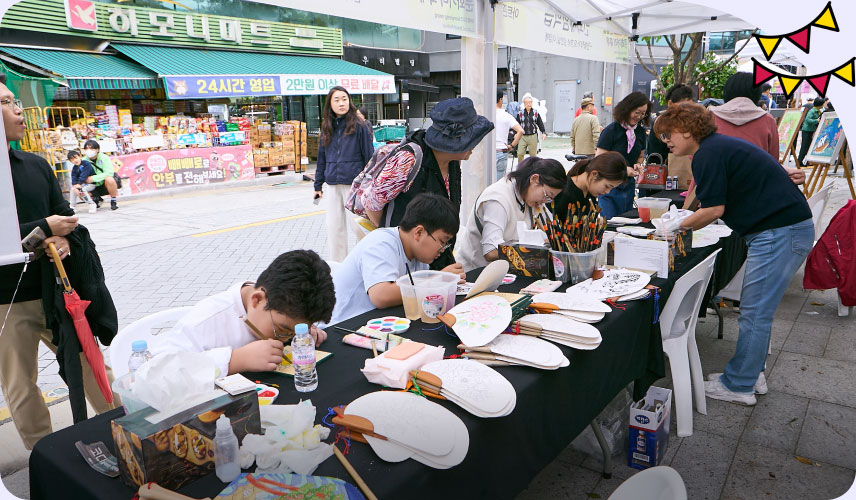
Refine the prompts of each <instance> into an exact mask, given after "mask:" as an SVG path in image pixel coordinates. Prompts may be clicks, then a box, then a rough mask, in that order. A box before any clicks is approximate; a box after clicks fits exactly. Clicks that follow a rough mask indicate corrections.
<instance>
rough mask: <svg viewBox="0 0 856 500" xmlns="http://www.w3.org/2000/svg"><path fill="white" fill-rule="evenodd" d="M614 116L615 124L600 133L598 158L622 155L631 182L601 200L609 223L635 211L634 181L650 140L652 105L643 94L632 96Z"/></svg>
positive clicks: (619, 107) (597, 150) (616, 107)
mask: <svg viewBox="0 0 856 500" xmlns="http://www.w3.org/2000/svg"><path fill="white" fill-rule="evenodd" d="M612 116H613V117H614V118H615V121H614V122H612V123H610V124H609V125H607V126H606V127H605V128H604V129H603V132H601V133H600V139H598V141H597V149H596V150H595V156H597V155H600V154H603V153H606V152H607V151H616V152H618V153H621V156H623V157H624V161H625V162H626V166H627V175H628V179H627V181H626V182H625V183H624V184H622V185H621V186H618V187H617V188H615V189H613V190H612V191H611V192H609V194H606V195H603V196H600V197H599V198H598V201H599V202H600V206H601V208H602V209H603V216H604V217H606V218H607V219H611V218H612V217H615V216H616V215H621V214H622V213H624V212H626V211H628V210H630V209H632V208H633V198H634V197H635V195H636V179H635V177H636V175H637V174H638V171H637V170H638V167H637V166H636V165H638V164H640V163H642V151H643V150H644V149H645V142H646V140H647V138H648V136H647V135H646V132H645V126H647V125H648V122H649V121H650V119H651V101H649V100H648V97H646V96H645V94H643V93H642V92H633V93H631V94H629V95H628V96H627V97H625V98H624V99H622V100H621V102H619V103H618V104H617V105H616V106H615V110H614V111H613V112H612ZM643 125H644V126H643Z"/></svg>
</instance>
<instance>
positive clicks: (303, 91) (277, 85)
mask: <svg viewBox="0 0 856 500" xmlns="http://www.w3.org/2000/svg"><path fill="white" fill-rule="evenodd" d="M112 47H114V48H115V49H116V50H118V51H119V52H121V53H122V54H124V55H126V56H128V57H129V58H131V59H133V60H134V61H136V62H138V63H140V64H142V65H143V66H145V67H147V68H149V69H150V70H152V71H154V72H155V73H157V74H158V75H159V76H161V77H163V80H164V86H165V87H166V89H167V95H168V96H169V98H170V99H197V98H216V97H242V96H264V95H272V96H273V95H318V94H326V93H327V92H328V91H329V90H330V88H331V87H334V86H336V85H341V86H342V87H345V88H346V89H348V90H349V91H350V92H352V93H354V94H392V93H395V92H396V90H395V80H394V78H393V76H392V75H389V74H387V73H383V72H381V71H377V70H374V69H371V68H366V67H363V66H360V65H359V64H354V63H350V62H347V61H343V60H341V59H334V58H329V57H311V56H284V55H279V54H267V53H250V52H232V51H228V50H201V49H189V48H177V47H155V46H148V45H126V44H116V43H114V44H112Z"/></svg>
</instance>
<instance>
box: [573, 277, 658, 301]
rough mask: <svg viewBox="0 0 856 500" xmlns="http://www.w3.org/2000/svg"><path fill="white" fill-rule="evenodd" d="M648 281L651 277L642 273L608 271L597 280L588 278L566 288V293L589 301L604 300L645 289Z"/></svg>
mask: <svg viewBox="0 0 856 500" xmlns="http://www.w3.org/2000/svg"><path fill="white" fill-rule="evenodd" d="M649 281H651V277H650V276H648V275H647V274H646V273H643V272H639V271H631V270H629V269H608V270H606V271H604V272H603V277H602V278H600V279H598V280H594V279H591V278H589V279H587V280H585V281H583V282H582V283H577V284H576V285H574V286H572V287H570V288H568V290H567V293H568V294H571V295H577V296H584V297H588V298H589V299H596V300H606V299H608V298H611V297H620V296H622V295H627V294H630V293H633V292H638V291H639V290H641V289H643V288H645V286H646V285H647V284H648V282H649Z"/></svg>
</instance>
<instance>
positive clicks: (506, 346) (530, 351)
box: [485, 335, 570, 370]
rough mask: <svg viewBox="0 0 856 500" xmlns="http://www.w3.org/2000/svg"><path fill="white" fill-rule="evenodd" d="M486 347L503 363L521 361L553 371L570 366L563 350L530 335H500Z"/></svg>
mask: <svg viewBox="0 0 856 500" xmlns="http://www.w3.org/2000/svg"><path fill="white" fill-rule="evenodd" d="M485 347H487V348H488V349H490V351H491V352H492V353H494V354H496V355H497V356H498V357H499V358H500V359H501V360H503V361H511V362H516V361H519V362H523V363H524V364H529V365H534V366H536V367H538V368H545V369H551V370H555V369H556V368H559V367H561V366H567V365H568V364H570V363H569V361H568V358H566V357H565V355H564V354H562V351H561V349H559V348H558V347H556V346H555V345H553V344H551V343H549V342H547V341H545V340H541V339H539V338H536V337H530V336H529V335H500V336H499V337H497V338H495V339H494V340H493V341H491V343H490V344H488V345H486V346H485Z"/></svg>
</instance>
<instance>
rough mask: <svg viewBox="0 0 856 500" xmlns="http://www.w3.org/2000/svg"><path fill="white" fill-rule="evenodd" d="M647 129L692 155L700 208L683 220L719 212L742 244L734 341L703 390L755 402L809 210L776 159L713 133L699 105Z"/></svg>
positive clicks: (810, 233) (689, 223)
mask: <svg viewBox="0 0 856 500" xmlns="http://www.w3.org/2000/svg"><path fill="white" fill-rule="evenodd" d="M654 129H655V130H654V132H655V133H656V134H658V135H659V136H660V138H661V139H662V140H663V142H664V143H666V146H667V147H668V148H669V150H670V151H671V152H672V153H674V154H675V155H677V156H685V155H691V156H692V170H693V177H694V178H695V181H696V184H697V188H696V196H697V197H698V199H699V201H700V202H701V206H702V208H700V209H699V210H698V211H697V212H696V213H695V214H693V215H691V216H689V217H687V218H686V219H685V220H684V221H683V222H682V226H684V227H688V228H689V227H691V228H693V229H701V228H702V227H704V226H706V225H708V224H710V223H711V222H713V221H715V220H716V219H718V218H722V220H723V221H725V223H726V224H728V226H729V227H730V228H731V229H733V230H734V231H736V232H737V233H738V234H740V235H741V236H743V237H744V238H745V239H746V243H747V245H748V246H749V252H748V255H747V257H746V273H745V275H744V278H743V288H742V291H741V295H740V318H739V320H738V324H739V330H740V333H739V336H738V339H737V349H736V352H735V353H734V356H733V357H732V358H731V360H730V361H729V362H728V364H727V365H726V366H725V371H724V373H715V374H711V375H710V376H709V377H708V381H707V382H705V393H706V394H707V396H708V397H710V398H713V399H720V400H723V401H732V402H735V403H740V404H745V405H754V404H755V403H756V402H757V400H756V398H755V394H756V393H758V394H765V393H766V392H767V382H766V378H765V377H764V373H763V370H764V362H765V360H766V355H767V346H768V345H769V343H770V330H771V328H772V325H773V314H774V313H775V312H776V308H777V307H778V306H779V302H781V300H782V296H783V295H784V293H785V289H786V288H787V286H788V283H790V281H791V279H792V278H793V277H794V274H795V273H796V271H797V269H799V267H800V265H801V264H802V262H803V261H804V260H805V258H806V256H808V252H809V251H810V250H811V247H812V245H813V244H814V224H813V223H812V219H811V210H810V209H809V208H808V203H806V200H805V197H804V196H803V195H802V193H801V192H800V191H799V189H798V188H797V187H796V185H795V182H792V180H793V179H791V178H789V175H788V173H787V172H786V171H785V170H784V169H783V168H782V166H781V165H779V163H778V162H777V161H776V160H774V159H773V158H772V157H771V156H770V155H769V154H768V153H767V152H766V151H764V150H763V149H761V148H759V147H758V146H755V145H754V144H751V143H749V142H747V141H744V140H743V139H738V138H735V137H729V136H726V135H722V134H717V133H716V125H715V124H714V119H713V114H712V113H711V112H710V111H708V110H706V109H704V107H702V106H701V105H699V104H696V103H692V102H682V103H679V104H675V105H673V106H670V107H669V108H668V109H667V110H666V111H665V112H663V114H661V115H660V116H659V117H658V118H657V121H656V122H655V123H654Z"/></svg>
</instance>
